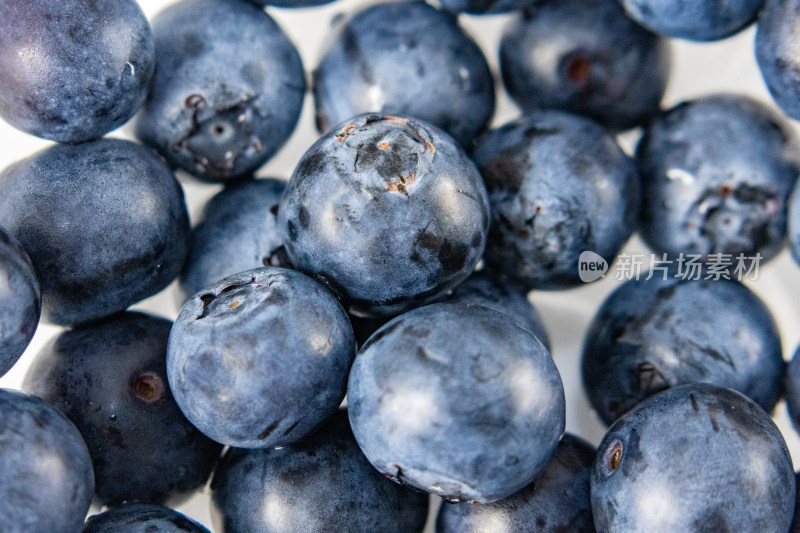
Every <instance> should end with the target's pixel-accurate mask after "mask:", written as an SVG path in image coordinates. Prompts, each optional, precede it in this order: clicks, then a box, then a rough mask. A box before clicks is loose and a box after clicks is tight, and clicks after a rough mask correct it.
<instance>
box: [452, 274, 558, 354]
mask: <svg viewBox="0 0 800 533" xmlns="http://www.w3.org/2000/svg"><path fill="white" fill-rule="evenodd" d="M445 301H446V302H450V303H459V304H465V305H481V306H483V307H488V308H489V309H494V310H495V311H500V312H501V313H505V314H507V315H509V316H511V317H513V318H514V319H516V320H517V321H518V322H519V323H520V324H522V325H523V326H525V327H526V328H528V329H529V330H530V332H531V333H533V334H534V335H536V338H537V339H539V340H540V341H541V343H542V344H544V347H545V348H547V349H548V350H550V338H549V336H548V335H547V330H546V329H545V327H544V322H543V321H542V317H541V316H540V315H539V313H538V311H536V308H535V307H534V306H533V304H531V302H530V301H529V300H528V298H527V296H526V294H525V291H524V290H523V289H519V288H518V287H516V286H515V285H513V284H511V283H509V282H507V281H504V280H501V279H498V278H495V277H494V276H491V275H489V274H487V273H486V272H485V271H481V272H476V273H475V274H473V275H471V276H470V277H468V278H467V279H466V281H464V282H463V283H462V284H460V285H459V286H458V287H456V288H455V289H454V290H453V292H452V294H451V295H450V296H449V297H448V298H447V299H446V300H445Z"/></svg>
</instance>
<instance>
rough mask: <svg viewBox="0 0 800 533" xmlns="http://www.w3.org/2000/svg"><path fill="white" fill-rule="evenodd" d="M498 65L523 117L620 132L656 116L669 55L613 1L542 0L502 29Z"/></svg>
mask: <svg viewBox="0 0 800 533" xmlns="http://www.w3.org/2000/svg"><path fill="white" fill-rule="evenodd" d="M500 66H501V69H502V73H503V83H504V84H505V86H506V89H507V90H508V92H509V94H510V95H511V97H512V98H513V99H514V101H515V102H516V103H517V105H519V106H520V107H521V108H522V109H523V110H524V111H533V110H535V109H541V108H558V109H565V110H567V111H572V112H573V113H579V114H582V115H587V116H589V117H591V118H593V119H595V120H597V121H598V122H600V123H602V124H603V125H605V126H606V127H609V128H613V129H628V128H632V127H635V126H638V125H640V124H642V123H643V122H646V121H647V120H649V119H650V117H652V116H653V115H654V114H656V113H657V112H658V111H659V108H660V104H661V98H662V96H663V94H664V90H665V89H666V86H667V79H668V78H669V69H670V53H669V46H668V43H667V40H666V39H662V38H660V37H658V36H656V35H654V34H652V33H650V32H649V31H647V30H645V29H644V28H642V27H641V26H639V25H638V24H636V23H635V22H633V21H632V20H631V19H630V18H629V17H627V16H626V15H625V11H624V10H623V9H622V6H620V4H619V1H618V0H545V1H543V2H541V3H540V4H538V5H536V6H534V7H533V8H532V9H531V10H530V11H528V12H526V13H525V14H524V15H523V16H521V17H519V18H516V19H514V20H512V21H511V22H510V23H509V25H508V26H507V27H506V29H505V31H504V33H503V37H502V39H501V41H500Z"/></svg>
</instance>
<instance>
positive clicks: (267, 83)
mask: <svg viewBox="0 0 800 533" xmlns="http://www.w3.org/2000/svg"><path fill="white" fill-rule="evenodd" d="M153 33H154V34H155V39H156V59H157V70H156V76H155V80H154V81H153V89H152V90H151V91H150V96H149V97H148V98H147V101H146V102H145V105H144V107H143V108H142V111H141V113H140V114H139V116H138V117H137V120H136V135H137V137H138V138H139V139H141V140H142V142H144V143H145V144H146V145H148V146H150V147H152V148H154V149H155V150H157V151H158V152H159V153H160V154H161V155H162V156H164V158H166V160H167V161H169V162H170V164H172V165H174V166H175V167H177V168H180V169H182V170H185V171H186V172H189V173H190V174H193V175H195V176H197V177H198V178H200V179H203V180H207V181H229V180H232V179H235V178H240V177H243V176H248V175H249V174H250V173H252V172H253V171H255V170H256V169H258V167H260V166H261V165H262V164H264V163H265V162H266V161H267V160H268V159H269V158H270V157H272V155H273V154H275V152H277V151H278V149H279V148H280V147H281V146H283V144H284V143H285V142H286V140H287V139H288V138H289V135H290V134H291V133H292V131H293V130H294V127H295V124H296V123H297V119H298V118H299V116H300V109H301V108H302V105H303V97H304V95H305V91H306V81H305V72H304V70H303V64H302V62H301V60H300V55H299V54H298V53H297V50H296V49H295V47H294V45H293V44H292V43H291V41H290V40H289V39H288V38H287V37H286V35H285V34H284V33H283V30H281V28H280V26H278V24H277V23H276V22H275V21H274V20H273V19H272V17H270V16H269V15H267V13H266V12H264V10H263V9H259V8H257V7H255V6H252V5H250V4H248V3H246V2H242V1H241V0H183V1H181V2H178V3H177V4H174V5H172V6H170V7H169V8H167V9H166V10H164V11H163V12H162V13H160V14H159V15H157V16H156V18H155V19H153Z"/></svg>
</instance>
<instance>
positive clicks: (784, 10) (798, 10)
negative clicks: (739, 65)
mask: <svg viewBox="0 0 800 533" xmlns="http://www.w3.org/2000/svg"><path fill="white" fill-rule="evenodd" d="M799 21H800V0H766V4H765V6H764V9H763V10H762V11H761V15H760V16H759V19H758V25H757V27H758V31H757V32H756V43H755V44H756V46H755V48H756V59H757V60H758V67H759V69H760V70H761V76H762V77H763V78H764V82H765V83H766V84H767V88H768V89H769V92H770V94H771V95H772V98H773V99H774V100H775V103H777V104H778V105H779V106H780V108H781V109H782V110H783V112H784V113H786V114H787V115H789V116H790V117H792V118H794V119H800V50H798V48H797V44H796V43H797V36H796V34H797V24H798V22H799Z"/></svg>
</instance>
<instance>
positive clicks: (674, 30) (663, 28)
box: [621, 0, 764, 41]
mask: <svg viewBox="0 0 800 533" xmlns="http://www.w3.org/2000/svg"><path fill="white" fill-rule="evenodd" d="M621 1H622V5H623V6H625V11H627V12H628V15H630V16H631V17H632V18H633V19H634V20H635V21H636V22H638V23H639V24H641V25H642V26H644V27H646V28H648V29H650V30H652V31H654V32H656V33H659V34H661V35H665V36H667V37H675V38H678V39H688V40H691V41H718V40H720V39H724V38H726V37H730V36H731V35H733V34H734V33H737V32H739V31H740V30H742V29H743V28H745V27H746V26H748V25H750V23H751V22H753V21H754V20H755V19H756V17H757V16H758V12H759V11H760V10H761V8H762V7H763V6H764V0H691V1H689V2H687V1H686V0H621Z"/></svg>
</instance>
